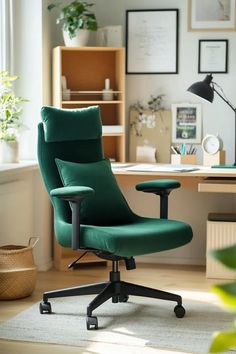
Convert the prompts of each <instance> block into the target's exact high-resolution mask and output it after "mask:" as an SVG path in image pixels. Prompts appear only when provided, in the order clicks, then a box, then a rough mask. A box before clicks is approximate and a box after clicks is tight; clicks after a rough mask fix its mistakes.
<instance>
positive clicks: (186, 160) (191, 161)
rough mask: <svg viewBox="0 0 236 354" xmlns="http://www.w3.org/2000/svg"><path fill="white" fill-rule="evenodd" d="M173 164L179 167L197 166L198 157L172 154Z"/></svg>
mask: <svg viewBox="0 0 236 354" xmlns="http://www.w3.org/2000/svg"><path fill="white" fill-rule="evenodd" d="M171 163H172V164H174V165H179V164H187V165H196V164H197V155H193V154H192V155H187V154H186V155H181V154H171Z"/></svg>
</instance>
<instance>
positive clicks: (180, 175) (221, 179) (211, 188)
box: [112, 164, 236, 193]
mask: <svg viewBox="0 0 236 354" xmlns="http://www.w3.org/2000/svg"><path fill="white" fill-rule="evenodd" d="M127 165H128V164H127ZM112 166H113V172H114V174H115V176H116V179H117V181H118V183H119V184H120V185H121V186H124V187H130V186H135V185H136V184H137V183H139V182H142V181H147V180H152V179H177V180H178V181H180V183H181V185H182V186H183V187H192V188H194V189H196V190H198V192H215V193H236V168H235V169H231V168H210V167H209V168H206V167H204V166H199V170H197V171H192V172H176V171H167V172H146V171H145V172H143V171H127V170H126V169H125V168H115V164H113V165H112ZM157 166H158V164H157ZM160 166H163V165H161V164H160Z"/></svg>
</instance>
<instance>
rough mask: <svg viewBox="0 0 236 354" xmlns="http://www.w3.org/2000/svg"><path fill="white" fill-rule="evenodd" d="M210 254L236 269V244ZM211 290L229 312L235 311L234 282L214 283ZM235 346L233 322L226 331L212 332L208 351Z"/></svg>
mask: <svg viewBox="0 0 236 354" xmlns="http://www.w3.org/2000/svg"><path fill="white" fill-rule="evenodd" d="M211 255H212V256H213V257H214V258H215V259H217V260H218V261H220V262H221V263H222V264H223V265H225V266H226V267H228V268H231V269H236V245H233V246H230V247H226V248H222V249H219V250H215V251H212V252H211ZM212 290H213V291H214V292H215V293H216V294H217V295H218V296H219V297H220V299H221V300H222V302H223V304H224V305H225V306H226V307H227V308H228V309H229V310H230V311H231V312H233V313H235V312H236V282H233V283H227V284H218V285H214V286H213V288H212ZM235 348H236V324H235V322H234V323H233V324H232V326H231V328H229V330H228V331H225V332H217V333H215V334H214V338H213V341H212V343H211V346H210V349H209V352H210V353H221V352H225V351H227V350H229V349H235Z"/></svg>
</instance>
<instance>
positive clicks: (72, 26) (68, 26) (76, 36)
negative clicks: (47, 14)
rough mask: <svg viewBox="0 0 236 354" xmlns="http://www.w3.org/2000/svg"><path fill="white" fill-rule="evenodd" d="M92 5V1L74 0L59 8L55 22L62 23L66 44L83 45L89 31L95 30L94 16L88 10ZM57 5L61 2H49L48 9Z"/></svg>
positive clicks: (86, 41)
mask: <svg viewBox="0 0 236 354" xmlns="http://www.w3.org/2000/svg"><path fill="white" fill-rule="evenodd" d="M93 5H94V4H93V3H87V2H84V1H77V0H75V1H73V2H71V3H70V4H69V5H67V6H63V7H62V8H61V11H60V15H59V17H58V18H57V24H58V23H60V22H62V23H63V37H64V42H65V45H66V46H68V47H77V46H79V47H81V46H85V45H86V44H87V43H88V39H89V34H90V31H96V30H97V20H96V17H95V15H94V13H92V12H91V11H90V8H91V6H93ZM59 6H61V4H50V5H49V6H48V9H49V10H52V9H53V8H55V7H59Z"/></svg>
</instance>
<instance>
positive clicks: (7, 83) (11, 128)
mask: <svg viewBox="0 0 236 354" xmlns="http://www.w3.org/2000/svg"><path fill="white" fill-rule="evenodd" d="M17 79H18V76H16V75H9V73H8V72H7V71H0V140H3V141H16V140H17V138H18V133H19V129H20V128H21V127H23V122H22V119H21V114H22V111H23V107H22V103H23V102H27V101H28V100H26V99H25V98H22V97H18V96H16V95H15V93H14V90H13V82H14V81H15V80H17Z"/></svg>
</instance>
